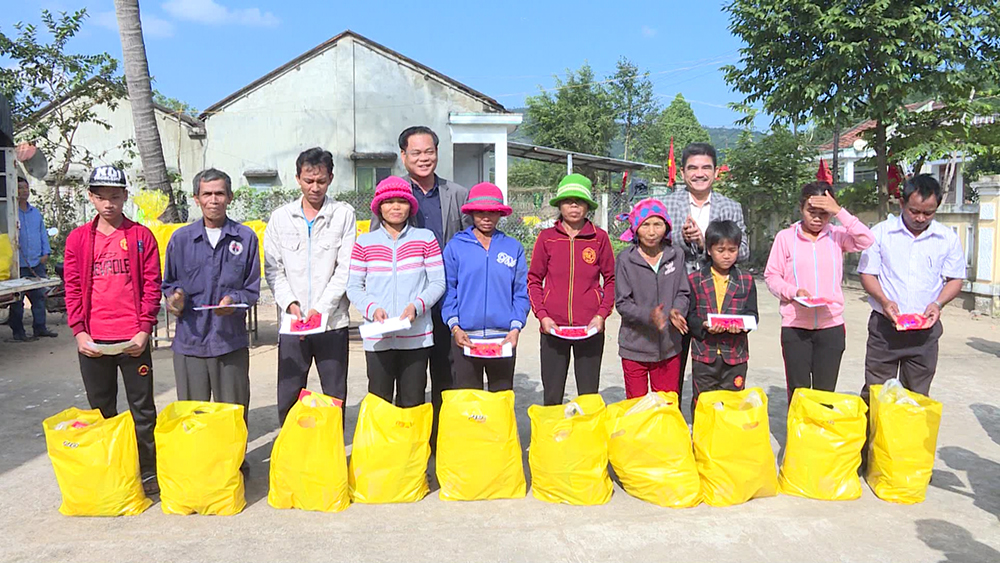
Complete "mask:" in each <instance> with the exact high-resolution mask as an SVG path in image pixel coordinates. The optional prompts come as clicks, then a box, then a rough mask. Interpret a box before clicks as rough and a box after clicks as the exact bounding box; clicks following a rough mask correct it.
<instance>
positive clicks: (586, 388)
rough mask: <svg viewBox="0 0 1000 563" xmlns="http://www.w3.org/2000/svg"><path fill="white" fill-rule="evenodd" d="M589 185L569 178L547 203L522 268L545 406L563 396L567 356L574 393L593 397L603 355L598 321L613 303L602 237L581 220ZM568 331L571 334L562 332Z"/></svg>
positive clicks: (610, 257)
mask: <svg viewBox="0 0 1000 563" xmlns="http://www.w3.org/2000/svg"><path fill="white" fill-rule="evenodd" d="M590 187H591V183H590V180H589V179H587V178H586V177H585V176H583V175H581V174H570V175H568V176H566V177H565V178H563V179H562V181H561V182H559V190H558V191H557V192H556V196H555V197H554V198H552V200H551V201H550V202H549V203H550V205H552V206H554V207H558V208H559V219H558V220H557V221H556V224H555V226H553V227H550V228H548V229H544V230H543V231H542V232H541V233H539V234H538V240H536V241H535V248H534V251H533V252H532V255H531V267H530V268H529V269H528V296H529V297H530V299H531V309H532V311H534V312H535V316H536V317H538V320H539V322H540V323H541V332H542V336H541V351H540V352H541V353H540V355H541V364H542V388H543V394H544V401H545V404H546V405H559V404H562V402H563V395H564V394H565V391H566V374H567V372H568V371H569V357H570V351H572V353H573V357H574V371H575V372H576V389H577V394H579V395H585V394H587V393H597V388H598V384H599V383H600V377H601V356H602V355H603V354H604V319H606V318H607V317H608V315H610V314H611V310H612V308H613V307H614V302H615V254H614V250H613V249H612V247H611V240H610V239H609V238H608V233H606V232H605V231H604V230H602V229H600V228H598V227H597V226H595V225H594V224H593V223H591V222H590V221H589V220H588V219H587V213H588V212H589V211H593V210H594V209H595V208H596V207H597V203H596V202H595V201H594V198H593V196H591V192H590ZM571 327H573V328H576V329H577V330H566V329H570V328H571Z"/></svg>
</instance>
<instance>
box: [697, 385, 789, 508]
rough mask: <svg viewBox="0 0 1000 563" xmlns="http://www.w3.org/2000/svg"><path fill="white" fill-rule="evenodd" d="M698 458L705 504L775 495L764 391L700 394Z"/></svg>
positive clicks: (774, 476)
mask: <svg viewBox="0 0 1000 563" xmlns="http://www.w3.org/2000/svg"><path fill="white" fill-rule="evenodd" d="M694 458H695V462H697V464H698V475H699V476H700V477H701V494H702V499H703V500H704V501H705V503H706V504H709V505H711V506H731V505H734V504H741V503H744V502H746V501H748V500H750V499H752V498H760V497H773V496H774V495H775V494H777V490H778V475H777V471H776V470H775V464H774V450H772V449H771V433H770V428H769V426H768V422H767V395H765V394H764V391H763V390H761V389H760V388H759V387H752V388H750V389H745V390H743V391H706V392H705V393H702V394H701V395H699V396H698V406H697V407H695V416H694Z"/></svg>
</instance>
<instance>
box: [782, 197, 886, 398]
mask: <svg viewBox="0 0 1000 563" xmlns="http://www.w3.org/2000/svg"><path fill="white" fill-rule="evenodd" d="M799 207H800V211H801V212H802V220H801V221H799V222H797V223H795V224H793V225H792V226H790V227H788V228H787V229H784V230H783V231H781V232H780V233H778V234H777V236H775V237H774V244H773V245H772V246H771V255H770V257H769V258H768V259H767V268H766V269H765V270H764V280H765V281H766V282H767V288H768V289H769V290H770V291H771V293H773V294H774V295H775V297H777V298H778V299H780V300H781V355H782V356H783V357H784V359H785V382H786V384H787V386H788V400H789V402H790V401H791V398H792V393H793V392H794V391H795V390H796V389H798V388H799V387H807V388H812V389H821V390H823V391H834V390H835V389H836V387H837V376H838V375H839V373H840V358H841V356H843V354H844V346H845V344H844V340H845V332H844V317H843V313H844V293H843V291H841V288H840V284H841V280H842V279H843V277H844V253H845V252H860V251H862V250H864V249H866V248H868V247H869V246H871V245H872V242H873V241H874V237H873V236H872V232H871V231H870V230H869V229H868V227H866V226H865V224H864V223H862V222H861V221H860V220H858V218H857V217H855V216H853V215H851V214H850V213H848V212H847V210H846V209H844V208H843V207H841V206H840V205H838V204H837V200H835V199H834V198H833V187H832V186H830V184H827V183H826V182H813V183H810V184H806V185H804V186H802V193H801V195H800V196H799ZM831 217H836V218H837V220H838V221H840V225H831V224H830V218H831Z"/></svg>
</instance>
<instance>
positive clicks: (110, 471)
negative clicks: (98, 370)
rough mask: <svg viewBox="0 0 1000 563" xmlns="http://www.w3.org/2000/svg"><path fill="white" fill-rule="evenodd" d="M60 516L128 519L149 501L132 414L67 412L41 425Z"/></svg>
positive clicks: (140, 510)
mask: <svg viewBox="0 0 1000 563" xmlns="http://www.w3.org/2000/svg"><path fill="white" fill-rule="evenodd" d="M42 427H43V428H44V429H45V445H46V447H47V448H48V450H49V459H50V460H52V469H53V470H55V473H56V481H57V482H58V483H59V491H60V492H62V505H60V506H59V512H61V513H63V514H65V515H66V516H132V515H135V514H141V513H142V512H143V511H145V510H146V509H147V508H149V507H150V506H151V505H152V504H153V501H151V500H149V499H148V498H146V495H145V494H143V492H142V480H141V478H140V477H139V450H138V448H137V447H136V443H135V423H134V422H133V421H132V413H130V412H123V413H121V414H120V415H118V416H116V417H113V418H109V419H105V418H104V417H103V416H101V411H99V410H96V409H95V410H92V411H84V410H80V409H78V408H76V407H72V408H68V409H66V410H64V411H62V412H61V413H59V414H56V415H53V416H50V417H49V418H46V419H45V420H44V421H43V422H42Z"/></svg>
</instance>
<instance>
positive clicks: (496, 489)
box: [437, 389, 526, 500]
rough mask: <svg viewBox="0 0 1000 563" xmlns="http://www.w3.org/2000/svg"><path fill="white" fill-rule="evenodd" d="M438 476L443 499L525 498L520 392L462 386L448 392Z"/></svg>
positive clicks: (441, 424)
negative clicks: (516, 398)
mask: <svg viewBox="0 0 1000 563" xmlns="http://www.w3.org/2000/svg"><path fill="white" fill-rule="evenodd" d="M442 399H443V404H442V405H441V415H440V416H441V418H440V420H439V422H438V425H439V426H438V446H437V478H438V483H440V484H441V493H440V496H441V499H442V500H490V499H501V498H521V497H523V496H524V493H525V489H526V485H525V482H524V467H523V466H522V465H521V441H520V439H519V438H518V436H517V421H516V420H515V418H514V392H513V391H500V392H498V393H490V392H488V391H480V390H476V389H456V390H451V391H445V392H444V393H442Z"/></svg>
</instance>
